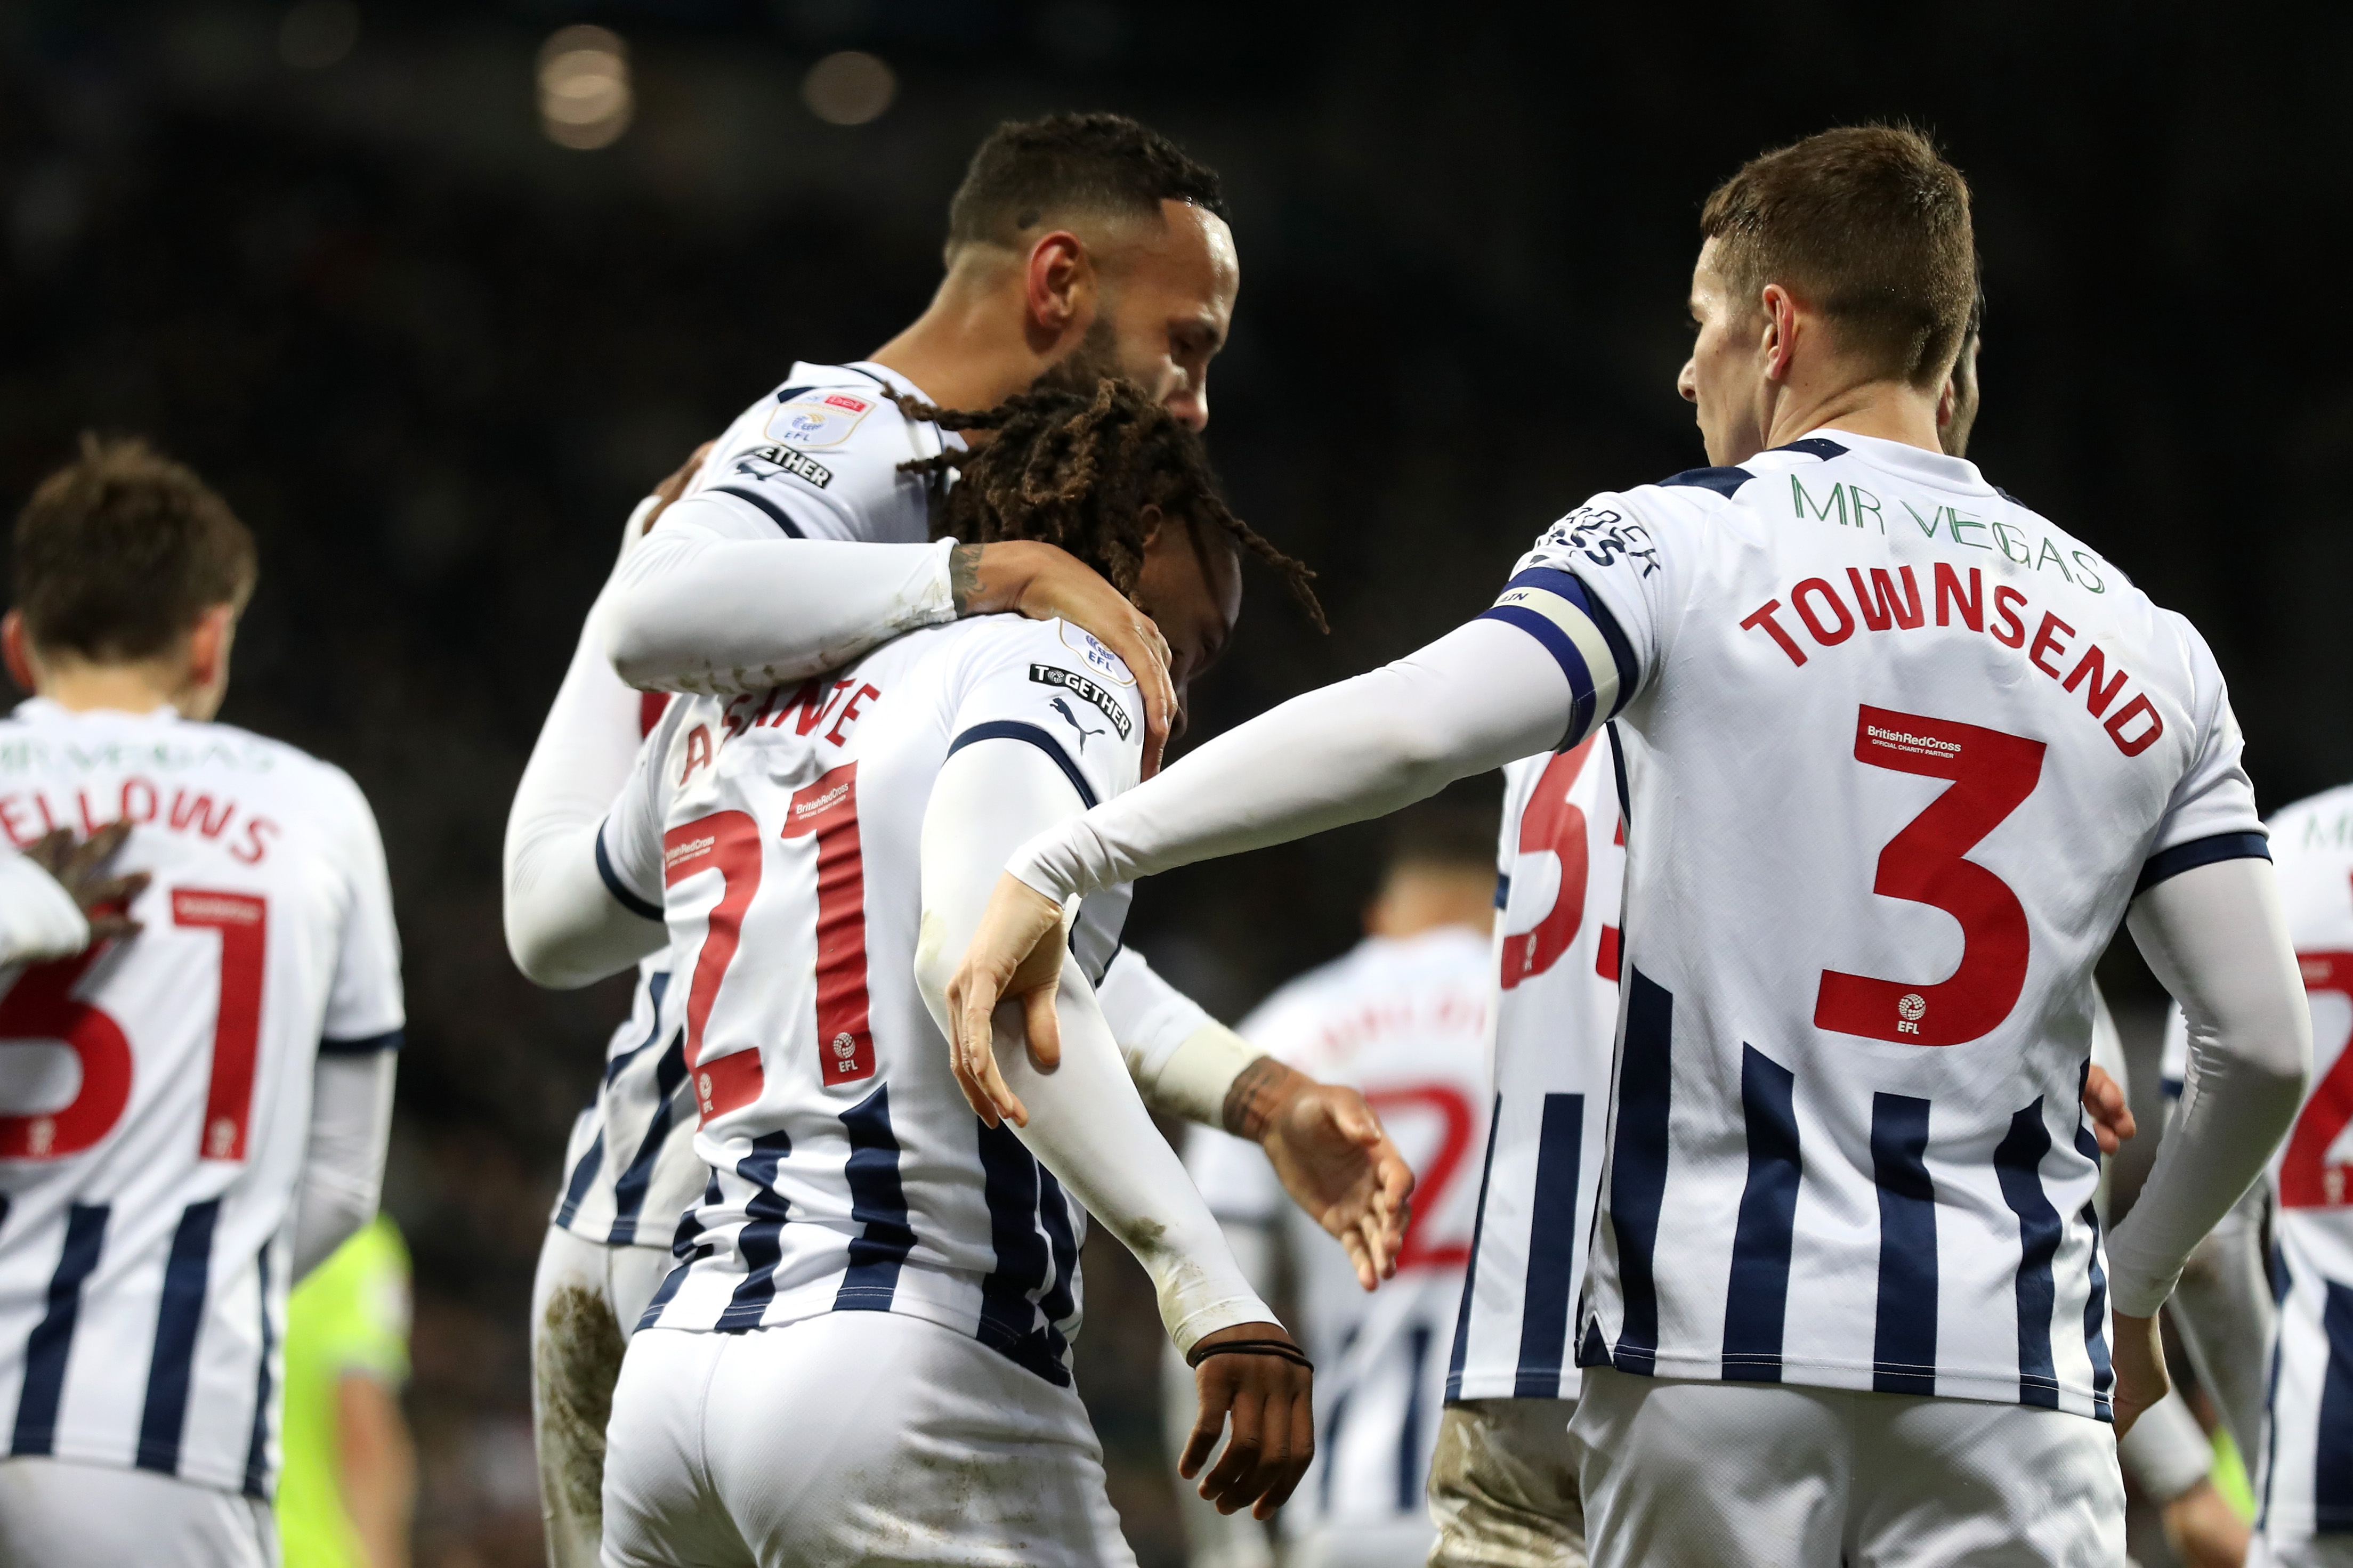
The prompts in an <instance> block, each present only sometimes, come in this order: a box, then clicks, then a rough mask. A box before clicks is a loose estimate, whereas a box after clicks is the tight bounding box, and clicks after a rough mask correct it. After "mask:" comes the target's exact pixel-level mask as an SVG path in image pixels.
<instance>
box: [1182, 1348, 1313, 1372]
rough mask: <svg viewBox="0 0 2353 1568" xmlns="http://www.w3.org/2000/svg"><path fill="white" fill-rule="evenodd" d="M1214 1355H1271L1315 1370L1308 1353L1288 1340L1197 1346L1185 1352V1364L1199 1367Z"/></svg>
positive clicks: (1311, 1370) (1310, 1370) (1309, 1369)
mask: <svg viewBox="0 0 2353 1568" xmlns="http://www.w3.org/2000/svg"><path fill="white" fill-rule="evenodd" d="M1213 1355H1271V1356H1274V1357H1276V1358H1277V1359H1279V1360H1282V1361H1287V1362H1290V1363H1292V1364H1293V1365H1294V1366H1303V1367H1305V1368H1306V1369H1307V1370H1308V1371H1309V1372H1314V1370H1315V1363H1314V1362H1312V1361H1309V1360H1308V1359H1307V1352H1304V1351H1303V1350H1301V1349H1300V1348H1299V1347H1298V1346H1297V1345H1294V1344H1293V1343H1292V1342H1290V1341H1288V1340H1227V1341H1225V1342H1222V1343H1219V1344H1214V1345H1210V1344H1199V1345H1195V1346H1194V1347H1193V1348H1192V1349H1191V1350H1189V1351H1187V1352H1185V1364H1186V1365H1187V1366H1191V1367H1198V1366H1199V1365H1200V1364H1201V1363H1203V1362H1205V1361H1207V1360H1208V1359H1209V1358H1210V1357H1211V1356H1213Z"/></svg>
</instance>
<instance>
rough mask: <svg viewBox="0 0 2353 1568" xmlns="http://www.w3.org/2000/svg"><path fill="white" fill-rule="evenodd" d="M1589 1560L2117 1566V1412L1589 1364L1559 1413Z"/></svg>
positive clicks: (2121, 1548) (1890, 1567)
mask: <svg viewBox="0 0 2353 1568" xmlns="http://www.w3.org/2000/svg"><path fill="white" fill-rule="evenodd" d="M1569 1430H1570V1433H1571V1435H1572V1436H1573V1437H1574V1438H1575V1439H1576V1441H1577V1446H1578V1452H1579V1470H1578V1480H1579V1483H1580V1489H1581V1490H1582V1491H1583V1493H1584V1498H1585V1518H1586V1524H1587V1539H1588V1542H1589V1546H1588V1550H1589V1551H1590V1552H1591V1553H1592V1559H1593V1563H1594V1568H1633V1565H1635V1564H1639V1563H1651V1564H1659V1563H1678V1564H1681V1563H1724V1564H1733V1563H1758V1564H1773V1565H1775V1568H1778V1565H1779V1564H1783V1563H1788V1564H1793V1565H1794V1564H1814V1563H1844V1564H1846V1568H1897V1565H1904V1568H1910V1565H1913V1564H1921V1563H1968V1564H1969V1568H2013V1565H2015V1568H2115V1565H2116V1564H2117V1563H2122V1562H2123V1561H2124V1560H2125V1489H2124V1477H2123V1474H2122V1472H2120V1471H2119V1470H2118V1469H2117V1468H2116V1437H2115V1435H2114V1430H2113V1428H2111V1427H2109V1426H2106V1425H2105V1424H2104V1423H2101V1422H2097V1421H2094V1420H2092V1419H2091V1418H2089V1417H2088V1416H2083V1415H2066V1414H2064V1413H2063V1412H2060V1411H2056V1410H2037V1409H2033V1408H2031V1407H2030V1406H2026V1405H1991V1404H1984V1403H1979V1402H1978V1401H1975V1400H1966V1399H1936V1398H1932V1397H1929V1396H1926V1395H1919V1394H1862V1393H1854V1392H1850V1391H1848V1390H1845V1389H1834V1388H1799V1387H1790V1386H1785V1385H1779V1384H1757V1383H1704V1382H1685V1381H1683V1380H1680V1379H1673V1378H1663V1377H1661V1378H1651V1377H1638V1376H1634V1375H1632V1374H1630V1373H1622V1372H1619V1371H1617V1370H1615V1369H1614V1368H1610V1367H1591V1368H1588V1369H1587V1371H1586V1373H1585V1390H1584V1394H1583V1395H1582V1397H1580V1398H1579V1399H1578V1401H1577V1416H1576V1419H1575V1420H1574V1421H1572V1422H1571V1423H1570V1426H1569Z"/></svg>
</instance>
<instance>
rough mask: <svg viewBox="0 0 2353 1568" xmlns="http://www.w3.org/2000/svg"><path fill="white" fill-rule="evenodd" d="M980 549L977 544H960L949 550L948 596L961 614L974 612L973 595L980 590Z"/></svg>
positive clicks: (966, 614) (957, 612) (956, 610)
mask: <svg viewBox="0 0 2353 1568" xmlns="http://www.w3.org/2000/svg"><path fill="white" fill-rule="evenodd" d="M980 550H981V547H980V546H979V545H977V544H959V545H957V546H956V547H955V549H954V550H951V551H949V552H948V596H949V597H950V598H952V599H954V600H955V613H956V614H957V615H959V616H968V615H970V614H972V601H973V595H976V594H978V593H979V592H980Z"/></svg>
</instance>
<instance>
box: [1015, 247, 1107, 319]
mask: <svg viewBox="0 0 2353 1568" xmlns="http://www.w3.org/2000/svg"><path fill="white" fill-rule="evenodd" d="M1022 281H1023V284H1024V288H1023V296H1024V297H1023V301H1022V302H1023V304H1024V305H1025V306H1027V307H1028V311H1029V325H1030V326H1031V327H1032V328H1033V329H1035V330H1036V331H1038V332H1039V333H1042V334H1043V335H1044V336H1046V337H1047V338H1049V339H1058V338H1060V336H1061V335H1062V334H1063V333H1064V332H1065V331H1069V330H1070V328H1071V324H1072V323H1073V322H1074V321H1077V320H1078V319H1079V316H1080V315H1081V313H1082V311H1083V310H1085V308H1086V302H1087V300H1088V299H1089V298H1090V297H1091V296H1092V293H1093V291H1094V262H1093V259H1092V258H1091V257H1089V256H1088V254H1087V247H1086V245H1085V243H1084V242H1083V241H1082V240H1081V239H1080V238H1079V237H1078V236H1077V235H1075V234H1072V233H1071V231H1070V230H1069V229H1066V228H1058V229H1056V230H1054V232H1053V233H1051V234H1049V235H1045V236H1043V237H1040V238H1039V241H1038V243H1037V244H1035V245H1033V246H1031V247H1029V268H1028V269H1027V273H1026V275H1025V277H1024V278H1023V280H1022Z"/></svg>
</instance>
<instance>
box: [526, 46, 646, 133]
mask: <svg viewBox="0 0 2353 1568" xmlns="http://www.w3.org/2000/svg"><path fill="white" fill-rule="evenodd" d="M633 108H634V105H633V102H632V100H631V96H630V92H629V50H628V45H626V44H624V43H622V42H621V40H620V38H619V37H618V36H617V35H616V34H613V33H611V32H608V31H607V30H606V29H605V28H603V27H592V26H577V27H559V28H557V29H556V30H555V32H554V33H553V34H551V35H550V36H549V37H548V40H547V42H546V43H544V44H543V45H541V46H540V49H539V122H540V127H541V129H543V130H544V131H545V132H547V139H548V140H549V141H551V142H554V143H555V144H556V145H557V146H559V147H577V148H583V149H586V148H592V147H607V146H610V145H611V144H612V143H613V142H616V141H617V140H618V139H619V138H620V134H621V132H624V131H627V130H628V128H629V115H630V113H631V111H632V109H633Z"/></svg>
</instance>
